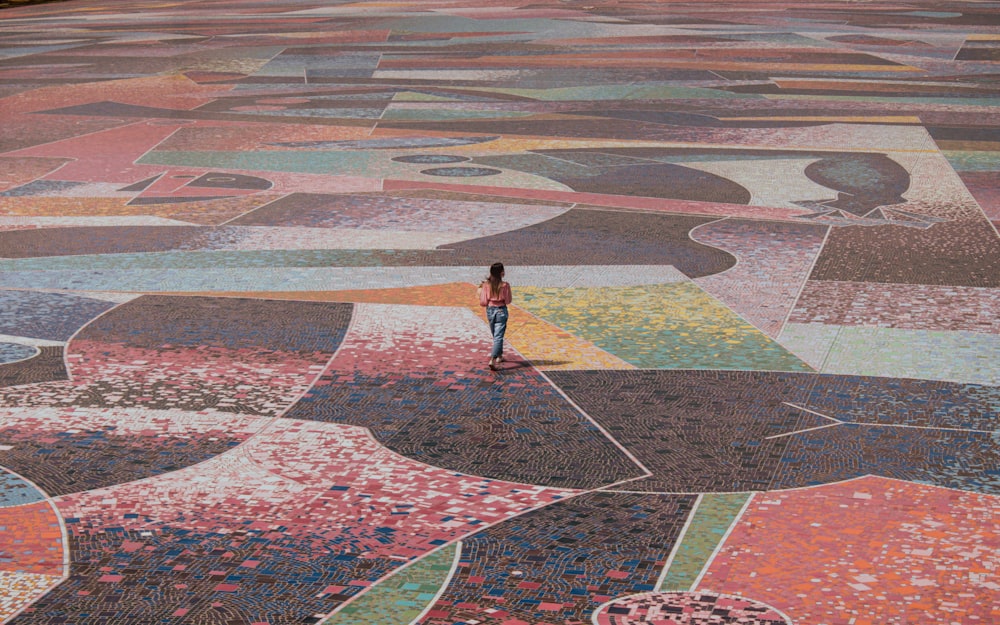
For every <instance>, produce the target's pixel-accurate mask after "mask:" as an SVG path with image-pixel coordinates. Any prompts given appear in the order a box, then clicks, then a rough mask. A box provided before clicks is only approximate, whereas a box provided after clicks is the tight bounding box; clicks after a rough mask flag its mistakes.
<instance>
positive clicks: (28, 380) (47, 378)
mask: <svg viewBox="0 0 1000 625" xmlns="http://www.w3.org/2000/svg"><path fill="white" fill-rule="evenodd" d="M68 379H69V374H67V372H66V362H65V360H64V359H63V348H62V347H60V346H50V345H43V346H42V347H39V348H38V354H37V355H35V356H33V357H31V358H28V359H26V360H19V361H17V362H5V363H3V364H0V388H3V387H6V386H18V385H21V384H34V383H38V382H55V381H59V380H68Z"/></svg>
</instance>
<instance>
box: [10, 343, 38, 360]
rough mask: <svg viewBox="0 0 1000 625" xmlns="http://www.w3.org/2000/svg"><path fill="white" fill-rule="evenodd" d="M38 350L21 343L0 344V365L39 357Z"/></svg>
mask: <svg viewBox="0 0 1000 625" xmlns="http://www.w3.org/2000/svg"><path fill="white" fill-rule="evenodd" d="M38 353H39V352H38V348H37V347H34V346H33V345H21V344H20V343H0V363H5V362H18V361H19V360H27V359H29V358H34V357H35V356H37V355H38Z"/></svg>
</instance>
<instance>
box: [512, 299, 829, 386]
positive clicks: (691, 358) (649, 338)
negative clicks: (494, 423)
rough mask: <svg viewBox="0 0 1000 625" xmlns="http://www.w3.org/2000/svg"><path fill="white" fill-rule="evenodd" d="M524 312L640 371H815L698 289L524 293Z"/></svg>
mask: <svg viewBox="0 0 1000 625" xmlns="http://www.w3.org/2000/svg"><path fill="white" fill-rule="evenodd" d="M520 294H521V300H520V301H522V302H523V304H522V305H523V306H524V307H525V308H527V309H528V310H529V311H531V312H532V313H533V314H535V315H538V316H539V317H541V318H543V319H545V320H547V321H550V322H551V323H553V324H555V325H557V326H559V327H561V328H563V329H565V330H567V331H569V332H571V333H573V334H576V335H579V336H581V337H583V338H586V339H588V340H590V341H593V342H594V344H595V345H597V346H599V347H601V348H602V349H604V350H606V351H608V352H610V353H612V354H614V355H615V356H618V357H619V358H621V359H622V360H625V361H627V362H629V363H631V364H633V365H635V366H637V367H643V368H659V369H692V368H705V369H765V370H778V371H781V370H784V371H808V370H809V368H810V367H809V366H808V365H807V364H806V363H805V362H803V361H801V360H799V359H798V358H796V357H795V356H794V355H792V354H791V353H789V352H787V351H785V349H784V348H783V347H781V345H779V344H778V343H775V342H773V341H772V340H770V339H769V338H768V337H767V336H765V335H764V334H763V333H761V332H760V331H759V330H757V329H756V328H754V327H753V326H751V325H750V324H748V323H747V322H746V321H743V320H742V319H740V318H739V317H738V316H736V315H735V314H734V313H733V312H732V311H730V310H729V309H727V308H726V307H724V306H722V305H720V304H719V302H718V301H717V300H715V299H713V298H711V297H710V296H709V295H708V294H706V293H705V292H704V291H702V290H701V289H699V288H698V287H697V286H695V285H694V284H691V283H678V284H672V285H664V286H658V287H648V288H627V289H600V290H597V289H592V290H591V289H560V290H556V289H523V290H521V291H520Z"/></svg>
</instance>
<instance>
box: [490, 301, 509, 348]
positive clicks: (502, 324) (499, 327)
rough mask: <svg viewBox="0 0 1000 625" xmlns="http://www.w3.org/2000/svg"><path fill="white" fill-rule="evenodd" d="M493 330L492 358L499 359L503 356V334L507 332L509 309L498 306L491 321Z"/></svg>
mask: <svg viewBox="0 0 1000 625" xmlns="http://www.w3.org/2000/svg"><path fill="white" fill-rule="evenodd" d="M490 325H491V326H492V328H491V329H492V331H493V351H491V352H490V360H499V359H500V357H501V356H503V336H504V333H506V332H507V309H506V308H497V309H496V312H495V313H494V315H493V318H492V321H491V323H490Z"/></svg>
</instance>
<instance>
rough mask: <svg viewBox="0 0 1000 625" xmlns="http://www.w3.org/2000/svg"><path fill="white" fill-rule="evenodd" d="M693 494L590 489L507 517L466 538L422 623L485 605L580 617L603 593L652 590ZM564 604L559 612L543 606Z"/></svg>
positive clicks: (441, 621)
mask: <svg viewBox="0 0 1000 625" xmlns="http://www.w3.org/2000/svg"><path fill="white" fill-rule="evenodd" d="M695 501H696V497H695V496H694V495H642V494H634V493H614V492H594V493H587V494H585V495H580V496H578V497H573V498H571V499H567V500H564V501H560V502H557V503H554V504H552V505H550V506H547V507H545V508H542V509H539V510H535V511H532V512H529V513H527V514H524V515H521V516H519V517H517V518H515V519H510V520H508V521H504V522H503V523H500V524H498V525H495V526H493V527H491V528H489V529H486V530H483V531H482V532H479V533H478V534H476V535H474V536H472V537H471V538H469V539H466V540H463V541H462V554H461V560H460V562H459V568H458V571H457V573H456V575H455V576H454V578H452V580H451V583H450V584H449V585H448V587H447V589H446V590H445V591H444V593H443V594H442V595H441V597H440V598H439V599H438V602H437V603H436V604H435V612H440V611H445V612H447V616H446V617H436V618H433V617H432V618H428V619H427V620H425V621H424V623H426V625H451V624H452V623H456V622H473V619H479V620H482V619H483V618H484V617H486V616H487V615H486V614H484V613H483V611H482V608H479V609H475V608H473V609H469V608H468V607H463V604H474V605H475V604H479V605H481V606H482V605H483V604H484V601H483V597H484V596H485V597H489V598H491V599H493V600H498V599H500V600H502V601H496V603H493V602H487V603H486V605H485V606H483V607H493V608H497V609H500V610H502V611H503V612H505V613H506V615H503V616H502V617H496V615H494V617H495V618H500V619H501V620H499V621H492V620H489V621H485V622H502V619H503V618H511V619H521V620H522V621H527V622H545V623H551V622H558V623H584V622H587V623H589V622H590V615H591V614H592V613H593V612H594V610H595V609H597V608H598V607H599V606H600V605H601V604H603V603H604V602H606V601H607V600H608V598H611V597H618V596H621V595H627V594H634V593H640V592H649V591H652V590H655V587H656V583H657V579H658V577H659V574H660V572H661V571H662V570H663V567H664V565H665V563H666V560H667V558H668V557H669V555H670V552H671V550H672V549H673V547H674V544H675V543H676V541H677V539H678V537H679V536H680V534H681V531H682V530H683V528H684V524H685V522H686V521H687V519H688V516H689V515H690V514H691V511H692V509H693V507H694V504H695ZM541 603H548V604H561V605H562V608H561V609H560V610H557V611H552V610H542V609H539V604H541Z"/></svg>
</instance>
